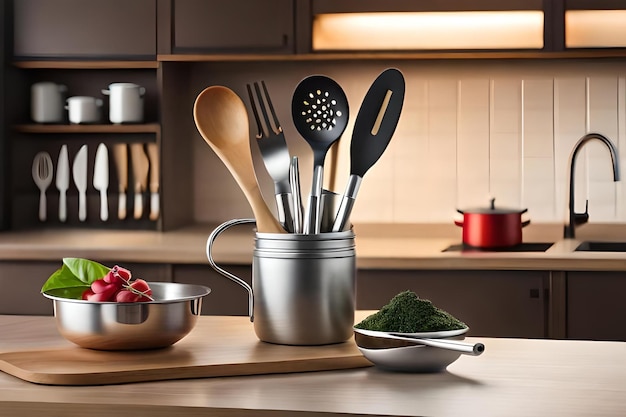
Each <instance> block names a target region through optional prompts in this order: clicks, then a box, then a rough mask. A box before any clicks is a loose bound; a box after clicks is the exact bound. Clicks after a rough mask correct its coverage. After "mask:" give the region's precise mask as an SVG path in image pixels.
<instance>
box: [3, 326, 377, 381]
mask: <svg viewBox="0 0 626 417" xmlns="http://www.w3.org/2000/svg"><path fill="white" fill-rule="evenodd" d="M50 325H51V326H54V325H55V324H54V321H50ZM32 338H33V340H34V339H35V338H36V335H33V336H32ZM50 345H51V344H50V343H47V346H46V348H45V349H32V347H27V348H25V349H23V350H19V351H18V350H14V351H4V352H0V370H2V371H4V372H6V373H8V374H11V375H13V376H16V377H18V378H21V379H23V380H26V381H29V382H34V383H38V384H48V385H105V384H121V383H128V382H141V381H158V380H168V379H185V378H204V377H220V376H235V375H258V374H274V373H289V372H308V371H324V370H335V369H350V368H361V367H366V366H371V363H370V362H369V361H368V360H367V359H365V358H364V357H363V356H362V355H361V353H360V352H359V350H358V349H357V347H356V344H355V343H354V340H353V339H350V340H349V341H347V342H345V343H339V344H334V345H326V346H284V345H274V344H270V343H264V342H260V341H259V340H258V339H257V337H256V335H255V333H254V329H253V326H252V323H250V321H249V319H248V318H247V317H224V316H202V317H199V320H198V323H197V325H196V327H195V328H194V329H193V330H192V332H191V333H190V334H189V335H187V337H185V338H184V339H182V340H181V341H179V342H178V343H176V344H175V345H173V346H171V347H169V348H166V349H157V350H143V351H131V352H107V351H97V350H90V349H83V348H80V347H78V346H74V345H72V344H69V342H67V341H65V340H64V339H62V338H60V336H59V340H58V343H56V345H57V346H54V345H55V343H52V346H50ZM28 346H32V344H29V345H28Z"/></svg>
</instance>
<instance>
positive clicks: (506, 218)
mask: <svg viewBox="0 0 626 417" xmlns="http://www.w3.org/2000/svg"><path fill="white" fill-rule="evenodd" d="M457 211H458V212H459V213H461V214H463V221H462V222H461V221H458V220H455V221H454V224H456V225H457V226H460V227H462V228H463V244H464V245H468V246H472V247H476V248H503V247H509V246H515V245H519V244H520V243H522V228H523V227H526V226H528V225H529V224H530V220H526V221H522V214H523V213H525V212H526V211H528V209H521V210H518V209H503V208H496V207H495V199H492V200H491V206H490V207H487V208H478V209H472V210H457Z"/></svg>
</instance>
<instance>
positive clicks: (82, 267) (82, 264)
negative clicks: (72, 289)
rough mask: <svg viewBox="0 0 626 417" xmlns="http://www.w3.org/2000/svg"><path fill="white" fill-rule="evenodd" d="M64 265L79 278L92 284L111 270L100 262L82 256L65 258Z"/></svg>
mask: <svg viewBox="0 0 626 417" xmlns="http://www.w3.org/2000/svg"><path fill="white" fill-rule="evenodd" d="M63 265H64V266H66V267H67V268H68V269H69V270H70V272H71V273H72V274H73V275H74V276H75V277H76V278H78V279H79V280H81V281H82V282H84V283H86V284H90V285H91V283H92V282H94V281H95V280H97V279H100V278H104V276H105V275H106V274H107V273H108V272H109V271H110V270H111V268H108V267H106V266H104V265H102V264H99V263H98V262H94V261H90V260H88V259H81V258H63Z"/></svg>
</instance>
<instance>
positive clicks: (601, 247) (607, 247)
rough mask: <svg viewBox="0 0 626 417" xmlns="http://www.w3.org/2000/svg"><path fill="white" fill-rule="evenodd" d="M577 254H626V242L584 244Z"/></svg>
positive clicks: (577, 249)
mask: <svg viewBox="0 0 626 417" xmlns="http://www.w3.org/2000/svg"><path fill="white" fill-rule="evenodd" d="M574 251H576V252H581V251H582V252H626V242H596V241H585V242H582V243H581V244H580V245H578V247H576V249H574Z"/></svg>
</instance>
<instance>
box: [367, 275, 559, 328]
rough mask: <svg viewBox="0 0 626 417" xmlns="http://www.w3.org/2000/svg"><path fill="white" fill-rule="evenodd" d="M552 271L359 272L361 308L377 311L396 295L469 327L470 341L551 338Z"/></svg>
mask: <svg viewBox="0 0 626 417" xmlns="http://www.w3.org/2000/svg"><path fill="white" fill-rule="evenodd" d="M548 279H549V273H548V272H542V271H431V270H428V271H397V270H360V271H359V272H358V279H357V308H358V309H362V310H369V309H374V310H377V309H379V308H381V307H382V306H383V305H385V304H387V303H388V302H389V300H391V298H392V297H393V296H394V295H396V294H397V293H399V292H401V291H405V290H411V291H414V292H415V293H416V294H417V295H418V296H419V297H420V298H423V299H428V300H430V301H432V302H433V304H434V305H435V306H437V307H439V308H441V309H443V310H445V311H448V312H449V313H450V314H452V315H453V316H455V317H456V318H458V319H459V320H462V321H463V322H465V323H466V324H467V325H468V326H469V327H470V331H469V333H468V335H471V336H497V337H524V338H542V337H546V336H547V309H548V305H547V303H548V300H547V298H546V293H547V291H545V290H544V288H547V283H548Z"/></svg>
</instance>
